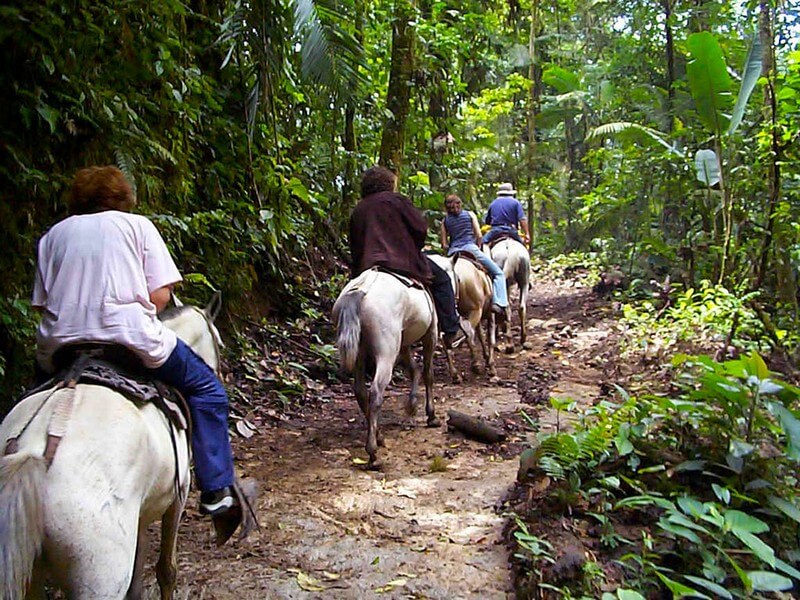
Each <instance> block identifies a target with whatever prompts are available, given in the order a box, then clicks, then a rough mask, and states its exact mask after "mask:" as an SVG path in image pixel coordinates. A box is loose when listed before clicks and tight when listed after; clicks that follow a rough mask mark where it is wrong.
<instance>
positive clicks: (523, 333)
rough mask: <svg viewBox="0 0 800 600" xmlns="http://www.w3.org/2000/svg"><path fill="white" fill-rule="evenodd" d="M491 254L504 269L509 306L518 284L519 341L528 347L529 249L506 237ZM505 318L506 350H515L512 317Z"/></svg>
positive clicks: (503, 329) (503, 335)
mask: <svg viewBox="0 0 800 600" xmlns="http://www.w3.org/2000/svg"><path fill="white" fill-rule="evenodd" d="M490 253H491V254H490V256H491V257H492V260H493V261H494V262H496V263H497V265H498V266H499V267H500V268H501V269H503V273H504V274H505V276H506V289H507V290H508V299H509V307H510V306H511V303H510V301H511V290H512V288H513V287H514V286H516V288H517V290H518V292H519V305H518V306H517V314H518V315H519V331H520V334H519V343H520V344H522V346H523V348H527V347H528V346H526V344H525V342H526V341H527V339H528V332H527V327H526V325H527V322H526V318H527V313H528V288H529V287H530V276H531V257H530V255H529V254H528V249H527V248H525V246H524V245H522V244H520V243H519V242H518V241H517V240H515V239H513V238H505V239H503V240H500V241H499V242H497V243H495V244H494V245H493V246H492V248H491V250H490ZM508 316H509V318H506V319H505V323H504V324H503V326H502V327H501V332H500V333H501V335H502V337H503V339H504V340H505V342H506V344H507V345H506V352H509V353H511V352H514V350H515V348H514V340H513V338H512V337H511V331H510V328H511V325H510V323H511V319H510V315H508Z"/></svg>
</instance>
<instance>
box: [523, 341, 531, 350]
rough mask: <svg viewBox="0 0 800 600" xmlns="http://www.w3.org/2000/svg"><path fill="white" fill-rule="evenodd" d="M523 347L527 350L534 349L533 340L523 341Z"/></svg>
mask: <svg viewBox="0 0 800 600" xmlns="http://www.w3.org/2000/svg"><path fill="white" fill-rule="evenodd" d="M522 347H523V348H524V349H525V350H533V344H532V343H531V342H523V343H522Z"/></svg>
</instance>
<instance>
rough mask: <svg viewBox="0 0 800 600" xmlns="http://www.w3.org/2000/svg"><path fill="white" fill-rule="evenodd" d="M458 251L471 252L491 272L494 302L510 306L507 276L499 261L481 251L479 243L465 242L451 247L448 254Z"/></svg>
mask: <svg viewBox="0 0 800 600" xmlns="http://www.w3.org/2000/svg"><path fill="white" fill-rule="evenodd" d="M456 252H469V253H470V254H472V256H474V257H475V260H477V261H478V262H479V263H481V264H482V265H483V266H484V267H486V270H487V271H489V274H490V275H491V276H492V298H493V302H494V303H495V304H497V305H499V306H502V307H503V308H505V307H507V306H508V291H507V290H506V276H505V275H504V274H503V271H502V269H501V268H500V267H498V266H497V263H496V262H494V261H493V260H492V259H491V258H490V257H489V256H487V255H486V254H485V253H483V252H481V249H480V248H478V244H464V245H462V246H459V247H458V248H453V247H450V248H449V249H448V250H447V255H448V256H452V255H453V254H455V253H456Z"/></svg>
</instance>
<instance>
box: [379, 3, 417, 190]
mask: <svg viewBox="0 0 800 600" xmlns="http://www.w3.org/2000/svg"><path fill="white" fill-rule="evenodd" d="M415 13H416V5H415V3H414V0H398V1H397V3H396V4H395V12H394V19H393V21H392V59H391V68H390V71H389V87H388V89H387V91H386V107H387V108H388V110H389V113H390V115H388V116H387V119H386V122H385V123H384V126H383V136H382V137H381V150H380V163H381V164H382V165H385V166H386V167H388V168H390V169H393V170H394V171H396V172H397V173H398V175H399V174H400V172H401V169H402V166H403V150H404V147H405V136H406V119H407V118H408V113H409V107H410V99H411V86H412V85H413V77H414V64H415V55H414V50H415V41H416V35H415V32H414V25H413V19H414V17H415Z"/></svg>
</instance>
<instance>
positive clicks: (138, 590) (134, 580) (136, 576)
mask: <svg viewBox="0 0 800 600" xmlns="http://www.w3.org/2000/svg"><path fill="white" fill-rule="evenodd" d="M147 541H148V535H147V528H145V527H143V528H141V529H140V530H139V534H138V537H137V538H136V557H135V558H134V560H133V574H132V575H131V584H130V586H129V587H128V593H127V594H125V600H141V598H143V597H144V577H143V575H142V573H143V572H144V555H145V553H146V552H147Z"/></svg>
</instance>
